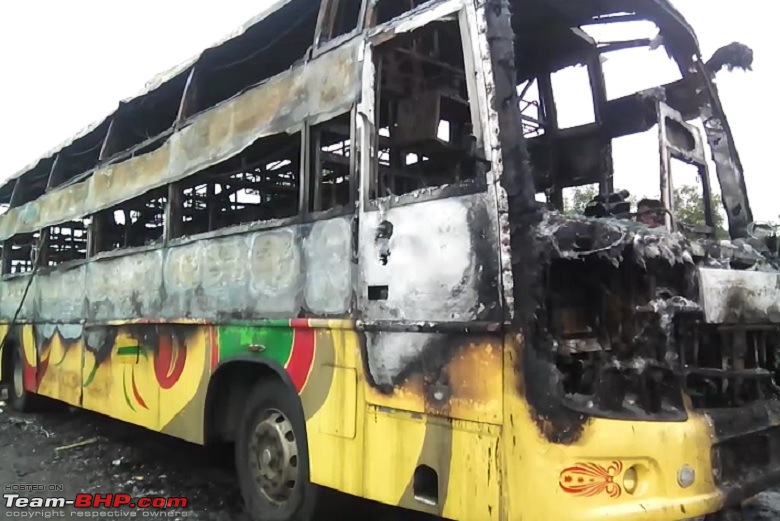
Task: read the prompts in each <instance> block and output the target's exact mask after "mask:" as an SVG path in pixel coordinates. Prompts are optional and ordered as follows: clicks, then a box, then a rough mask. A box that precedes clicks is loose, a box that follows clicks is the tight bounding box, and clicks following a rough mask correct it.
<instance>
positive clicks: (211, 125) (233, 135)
mask: <svg viewBox="0 0 780 521" xmlns="http://www.w3.org/2000/svg"><path fill="white" fill-rule="evenodd" d="M361 44H362V42H359V41H354V42H351V43H348V44H345V45H344V46H343V47H341V48H338V49H335V50H333V51H332V52H330V53H327V54H324V55H322V56H320V57H319V58H317V59H315V60H313V61H311V62H309V63H308V64H306V65H303V66H299V67H296V68H294V69H291V70H289V71H286V72H284V73H282V74H279V75H277V76H275V77H273V78H271V79H270V80H268V81H267V82H265V83H264V84H262V85H259V86H257V87H255V88H253V89H251V90H249V91H247V92H246V93H244V94H242V95H240V96H238V97H236V98H233V99H231V100H229V101H227V102H225V103H223V104H221V105H218V106H217V107H215V108H213V109H211V110H209V111H207V112H205V113H203V114H202V115H201V116H199V117H196V118H195V119H194V121H193V122H192V123H191V124H190V125H189V126H187V127H185V128H183V129H181V130H180V131H178V132H176V133H174V134H173V135H172V136H171V137H170V139H169V140H168V141H167V142H166V143H165V144H164V145H163V146H162V147H160V148H158V149H157V150H155V151H153V152H150V153H148V154H144V155H142V156H138V157H134V158H132V159H129V160H127V161H125V162H122V163H118V164H115V165H110V166H108V167H106V168H103V169H100V170H98V171H96V172H95V173H94V174H93V175H92V176H90V177H89V178H88V179H87V180H85V181H83V182H81V183H78V184H75V185H72V186H70V187H67V188H64V189H62V190H55V191H52V192H50V193H48V194H46V195H44V196H42V197H41V198H39V199H36V200H35V201H33V202H31V203H28V204H26V205H24V206H20V207H19V208H13V209H11V210H9V211H8V212H7V213H6V214H4V215H2V216H0V240H4V239H8V238H10V237H12V236H14V235H16V234H19V233H31V232H33V231H36V230H39V229H41V228H44V227H47V226H51V225H55V224H58V223H61V222H67V221H72V220H76V219H79V218H83V217H86V216H88V215H90V214H94V213H96V212H98V211H100V210H105V209H108V208H110V207H112V206H115V205H117V204H119V203H121V202H123V201H127V200H129V199H132V198H134V197H137V196H139V195H142V194H144V193H146V192H148V191H149V190H151V189H154V188H157V187H161V186H165V185H167V184H169V183H172V182H175V181H177V180H179V179H182V178H184V177H187V176H189V175H192V174H195V173H197V172H199V171H201V170H203V169H204V168H206V167H209V166H211V165H214V164H216V163H219V162H221V161H224V160H226V159H228V158H230V157H232V156H234V155H236V154H238V153H240V152H241V151H242V150H244V149H245V148H246V147H247V146H249V145H251V144H252V143H253V142H254V141H256V140H257V139H260V138H262V137H264V136H269V135H273V134H278V133H282V132H286V131H293V130H297V129H298V128H300V126H301V125H302V124H303V122H304V121H308V122H310V123H312V124H317V123H319V122H321V121H326V120H328V119H330V118H332V117H333V116H335V115H338V114H340V113H343V112H346V111H348V110H349V108H350V107H351V106H352V105H353V104H354V103H355V102H356V100H357V97H358V93H359V92H360V82H359V76H358V68H357V65H356V63H357V55H358V47H359V46H360V45H361Z"/></svg>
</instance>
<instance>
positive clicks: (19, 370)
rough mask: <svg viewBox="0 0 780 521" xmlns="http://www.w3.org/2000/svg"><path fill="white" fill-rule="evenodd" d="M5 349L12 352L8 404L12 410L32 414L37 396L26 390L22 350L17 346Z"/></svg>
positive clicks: (8, 346) (9, 346) (9, 345)
mask: <svg viewBox="0 0 780 521" xmlns="http://www.w3.org/2000/svg"><path fill="white" fill-rule="evenodd" d="M5 349H10V350H11V356H10V357H9V358H8V359H9V360H10V361H11V364H10V368H9V372H10V375H11V377H10V381H9V384H8V402H9V404H10V405H11V409H13V410H14V411H16V412H21V413H25V412H32V411H33V410H34V409H35V405H36V396H35V395H34V394H32V393H30V392H28V391H26V390H25V389H24V385H23V378H24V376H23V375H24V362H23V361H22V349H21V347H19V346H18V345H17V344H11V343H9V344H7V345H6V346H5Z"/></svg>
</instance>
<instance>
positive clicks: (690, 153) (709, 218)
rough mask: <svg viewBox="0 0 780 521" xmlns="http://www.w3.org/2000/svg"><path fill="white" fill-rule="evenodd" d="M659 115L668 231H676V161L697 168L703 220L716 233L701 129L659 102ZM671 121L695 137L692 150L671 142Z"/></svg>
mask: <svg viewBox="0 0 780 521" xmlns="http://www.w3.org/2000/svg"><path fill="white" fill-rule="evenodd" d="M656 113H657V115H658V143H659V153H660V158H661V170H660V172H661V175H660V185H661V186H660V188H661V202H662V203H663V204H664V207H665V208H666V209H667V210H669V213H667V212H665V213H664V224H665V225H666V228H667V229H668V230H669V231H677V230H676V229H675V223H674V222H673V219H672V215H671V214H673V213H674V210H675V208H674V184H673V181H672V167H671V161H672V159H677V160H678V161H682V162H684V163H686V164H689V165H691V166H695V167H696V168H697V169H698V174H699V179H700V180H701V186H702V192H703V193H702V200H703V202H704V219H705V222H706V224H707V226H708V227H710V228H712V230H713V232H714V227H715V216H714V212H713V209H712V188H711V186H710V176H709V168H708V166H707V158H706V157H705V156H704V144H703V140H702V136H701V133H700V132H699V129H697V128H696V127H695V126H693V125H691V124H689V123H687V122H686V121H685V119H684V118H683V117H682V114H680V113H679V112H678V111H676V110H674V109H672V108H671V107H669V105H667V104H666V103H664V102H662V101H658V102H656ZM669 122H672V123H673V124H676V125H679V126H680V128H681V129H682V130H683V131H685V132H686V133H687V134H689V135H690V137H691V138H693V141H694V143H693V145H694V146H693V148H692V149H691V150H684V149H682V148H680V147H679V146H677V145H676V144H674V143H672V142H671V141H670V140H669V131H668V130H669Z"/></svg>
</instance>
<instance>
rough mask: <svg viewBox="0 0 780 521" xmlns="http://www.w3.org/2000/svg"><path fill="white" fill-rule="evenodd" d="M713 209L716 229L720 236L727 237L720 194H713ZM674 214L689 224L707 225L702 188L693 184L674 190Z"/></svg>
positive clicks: (691, 225)
mask: <svg viewBox="0 0 780 521" xmlns="http://www.w3.org/2000/svg"><path fill="white" fill-rule="evenodd" d="M712 210H713V213H714V214H715V215H714V219H715V230H716V233H717V235H718V238H721V239H722V238H727V237H728V232H726V229H725V228H724V221H725V216H724V215H723V202H722V200H721V197H720V195H719V194H712ZM674 214H675V217H676V219H677V220H678V221H679V222H680V223H682V224H684V225H686V226H688V227H694V226H703V225H706V219H705V218H704V197H703V196H702V193H701V189H700V188H699V187H697V186H693V185H682V186H680V187H679V188H676V189H675V191H674Z"/></svg>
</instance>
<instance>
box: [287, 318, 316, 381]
mask: <svg viewBox="0 0 780 521" xmlns="http://www.w3.org/2000/svg"><path fill="white" fill-rule="evenodd" d="M293 322H294V321H293ZM308 326H309V325H308V323H307V324H306V326H305V327H296V326H295V325H293V327H294V328H295V329H294V330H293V345H292V351H291V352H290V358H289V360H288V361H287V365H286V369H287V373H288V374H289V375H290V379H291V380H292V382H293V384H294V385H295V389H297V390H298V392H301V389H303V386H304V385H306V381H307V380H308V379H309V373H310V372H311V368H312V364H313V363H314V344H315V335H316V332H315V330H314V329H311V328H310V327H308Z"/></svg>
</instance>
